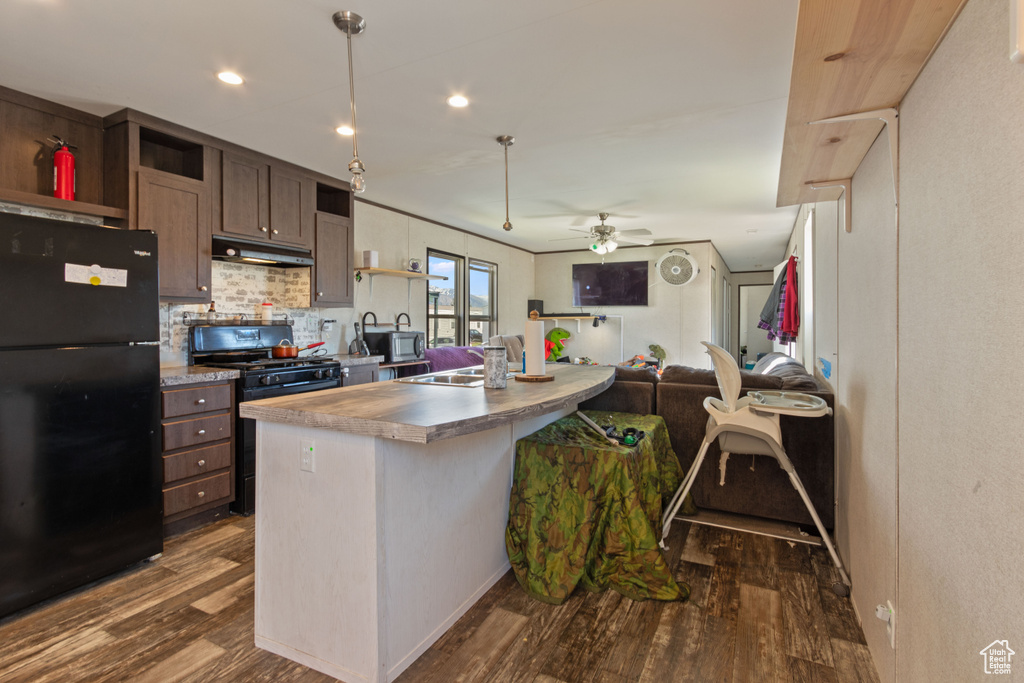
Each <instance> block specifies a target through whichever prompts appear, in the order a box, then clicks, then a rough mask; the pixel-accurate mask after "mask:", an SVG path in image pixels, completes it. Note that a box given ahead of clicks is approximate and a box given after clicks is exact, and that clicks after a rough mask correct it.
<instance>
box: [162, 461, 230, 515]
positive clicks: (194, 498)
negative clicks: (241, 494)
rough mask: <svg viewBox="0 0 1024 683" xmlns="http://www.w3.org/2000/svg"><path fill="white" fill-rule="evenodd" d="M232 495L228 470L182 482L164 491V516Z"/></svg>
mask: <svg viewBox="0 0 1024 683" xmlns="http://www.w3.org/2000/svg"><path fill="white" fill-rule="evenodd" d="M230 495H231V475H230V474H229V473H227V472H224V473H223V474H215V475H214V476H212V477H207V478H206V479H200V480H199V481H194V482H192V483H191V484H182V485H181V486H175V487H173V488H169V489H167V490H165V491H164V517H170V516H171V515H176V514H178V513H179V512H184V511H185V510H191V509H192V508H195V507H199V506H200V505H206V504H207V503H210V502H213V501H216V500H219V499H221V498H228V497H229V496H230Z"/></svg>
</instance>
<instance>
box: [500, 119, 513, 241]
mask: <svg viewBox="0 0 1024 683" xmlns="http://www.w3.org/2000/svg"><path fill="white" fill-rule="evenodd" d="M515 141H516V139H515V138H514V137H512V136H511V135H499V136H498V144H499V145H501V146H502V147H504V148H505V224H504V225H503V226H501V227H503V228H505V230H506V231H508V230H511V229H512V224H511V223H510V222H509V220H508V148H509V147H511V146H512V143H514V142H515Z"/></svg>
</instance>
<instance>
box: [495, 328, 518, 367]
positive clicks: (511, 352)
mask: <svg viewBox="0 0 1024 683" xmlns="http://www.w3.org/2000/svg"><path fill="white" fill-rule="evenodd" d="M487 345H488V346H504V347H505V359H506V360H507V361H508V362H509V363H515V362H520V363H521V362H522V360H523V335H521V334H499V335H496V336H494V337H491V338H490V339H489V340H488V341H487Z"/></svg>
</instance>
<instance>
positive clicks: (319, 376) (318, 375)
mask: <svg viewBox="0 0 1024 683" xmlns="http://www.w3.org/2000/svg"><path fill="white" fill-rule="evenodd" d="M330 372H331V371H330V370H323V369H320V370H317V371H316V372H314V373H313V376H314V377H316V378H317V379H323V378H324V377H327V376H328V375H329V373H330Z"/></svg>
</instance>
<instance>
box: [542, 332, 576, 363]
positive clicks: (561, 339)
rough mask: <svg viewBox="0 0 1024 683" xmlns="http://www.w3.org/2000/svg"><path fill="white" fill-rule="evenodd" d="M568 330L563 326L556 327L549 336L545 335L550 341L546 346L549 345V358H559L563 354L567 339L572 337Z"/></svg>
mask: <svg viewBox="0 0 1024 683" xmlns="http://www.w3.org/2000/svg"><path fill="white" fill-rule="evenodd" d="M571 336H572V335H571V334H569V331H568V330H565V329H562V328H561V327H555V328H553V329H552V330H551V331H550V332H548V334H547V336H546V337H544V338H545V339H546V340H547V341H548V343H547V344H545V345H544V346H545V347H547V352H548V356H547V359H548V360H558V359H559V358H560V357H561V356H562V351H564V350H565V340H566V339H568V338H569V337H571Z"/></svg>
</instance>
